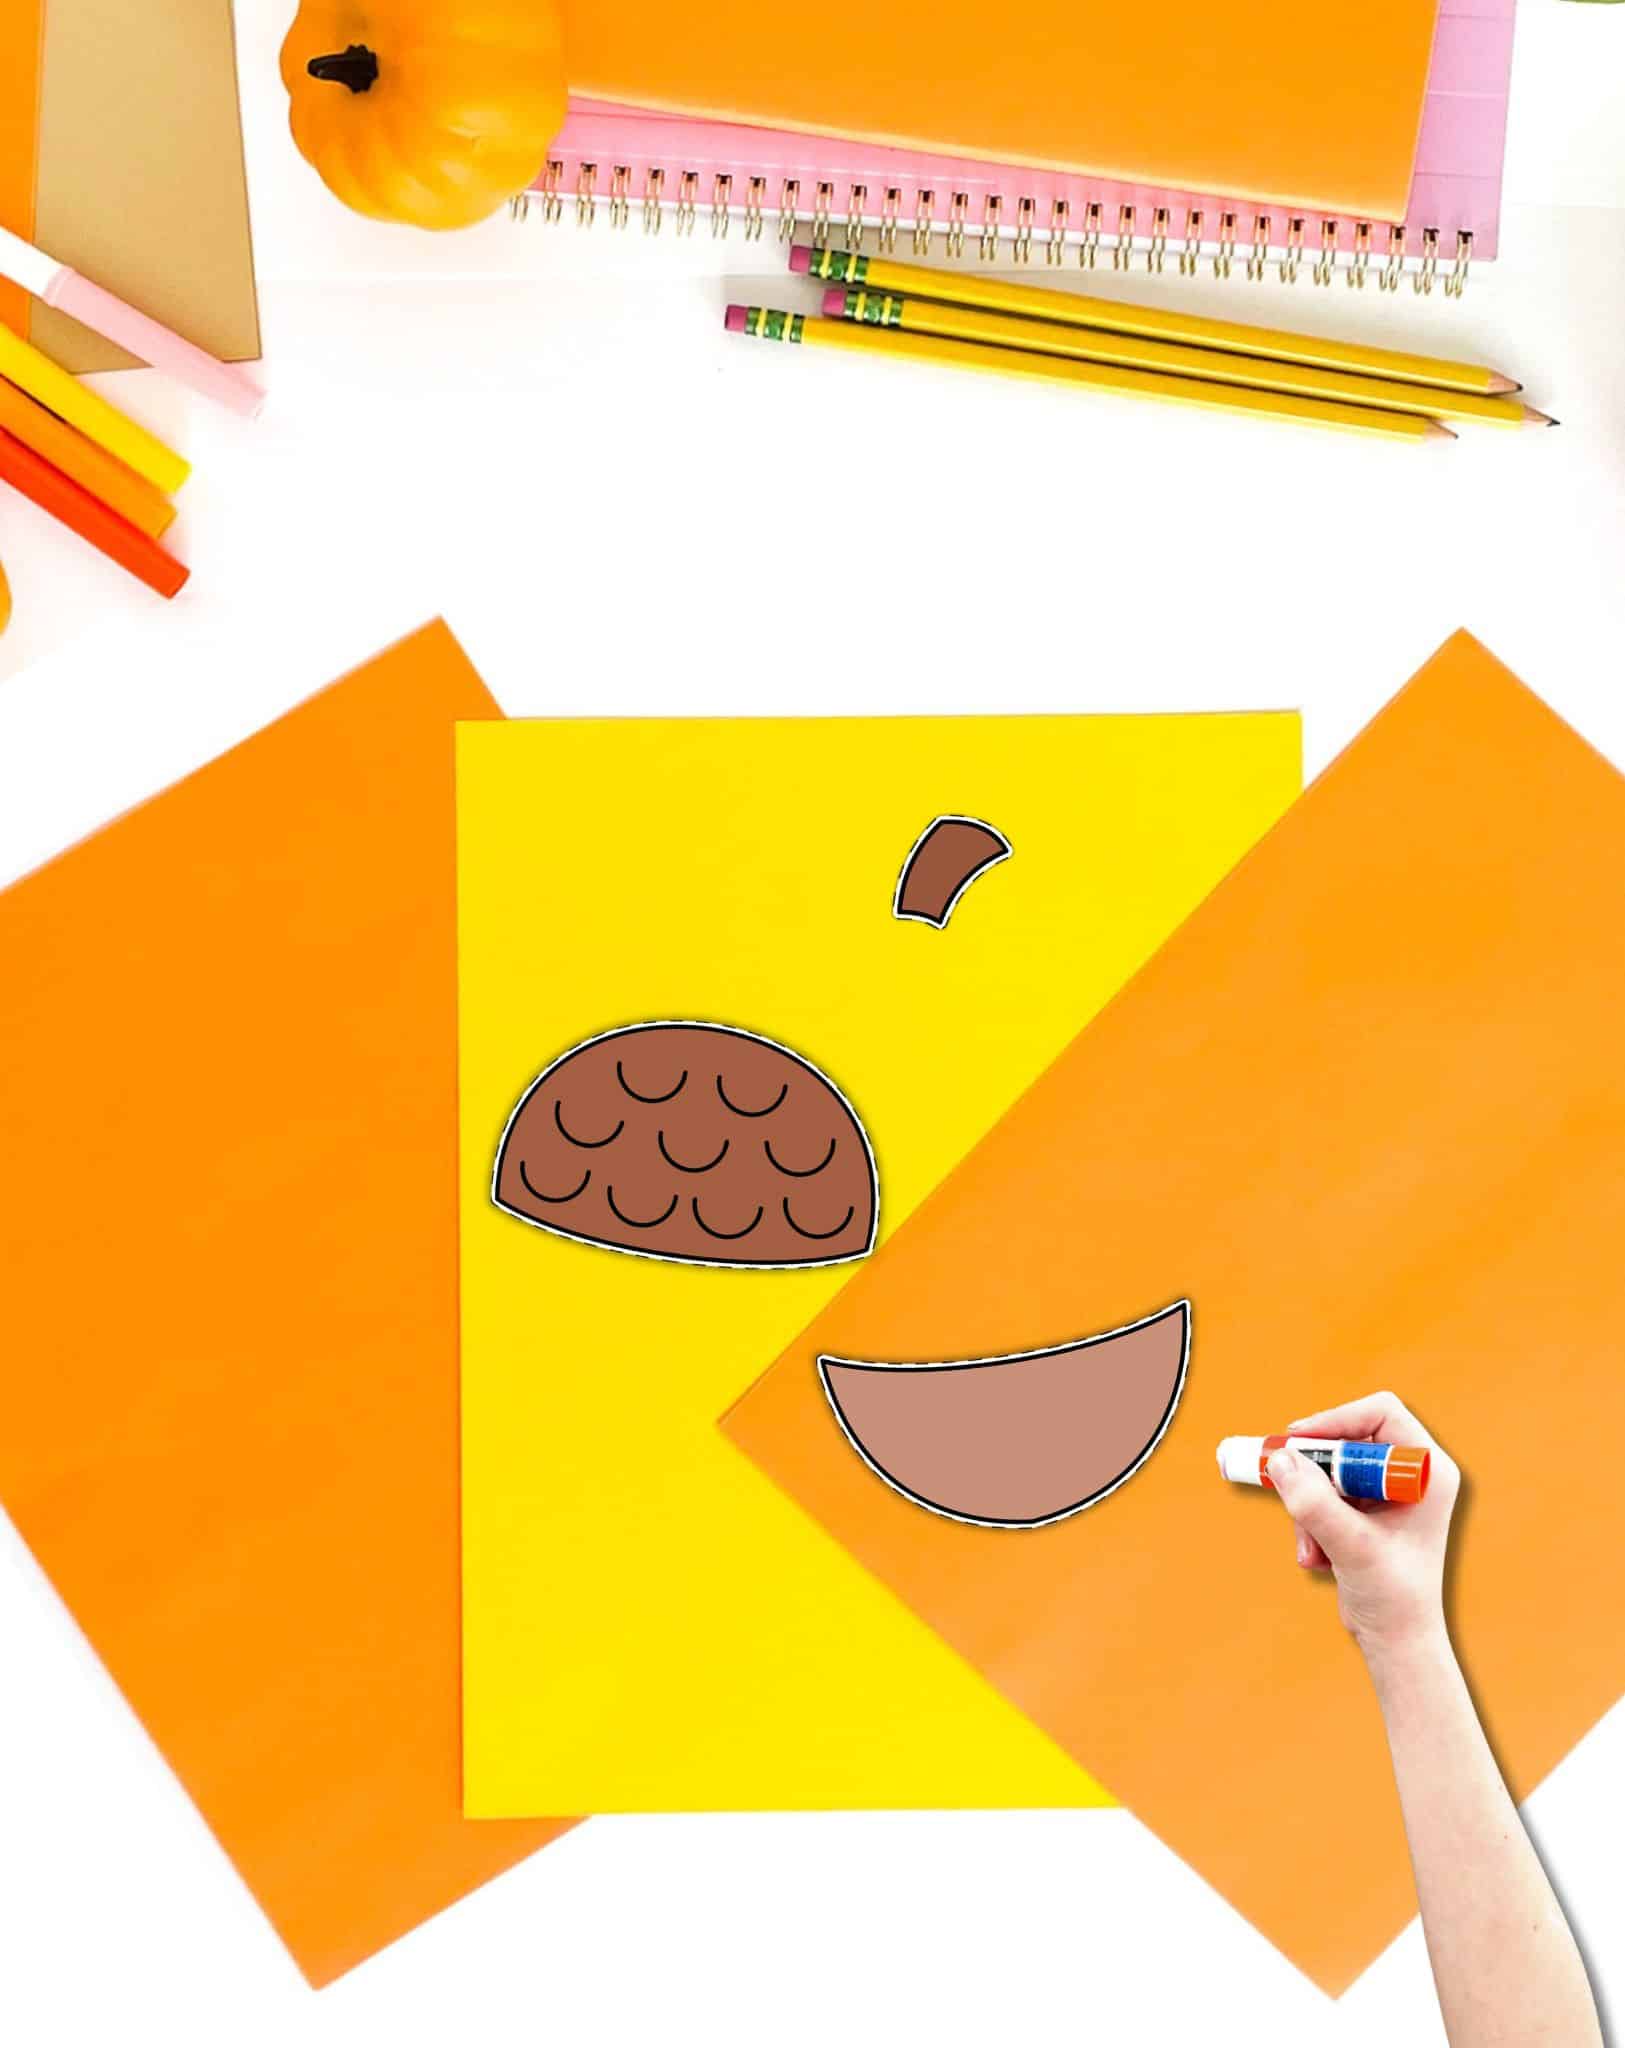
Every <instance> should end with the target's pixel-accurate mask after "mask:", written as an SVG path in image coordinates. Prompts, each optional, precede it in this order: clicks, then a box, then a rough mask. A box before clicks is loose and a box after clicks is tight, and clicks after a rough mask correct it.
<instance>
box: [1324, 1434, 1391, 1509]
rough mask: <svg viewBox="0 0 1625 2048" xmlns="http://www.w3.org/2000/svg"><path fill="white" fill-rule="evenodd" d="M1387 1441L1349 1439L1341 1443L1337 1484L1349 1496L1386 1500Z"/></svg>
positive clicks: (1351, 1498)
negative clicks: (1356, 1440) (1369, 1442)
mask: <svg viewBox="0 0 1625 2048" xmlns="http://www.w3.org/2000/svg"><path fill="white" fill-rule="evenodd" d="M1389 1449H1390V1446H1389V1445H1387V1444H1361V1443H1346V1444H1340V1445H1339V1446H1338V1452H1339V1455H1338V1460H1337V1465H1338V1470H1337V1476H1336V1480H1335V1482H1334V1483H1335V1484H1336V1487H1337V1490H1338V1492H1339V1493H1341V1494H1343V1495H1345V1496H1346V1497H1347V1498H1348V1499H1349V1500H1386V1499H1387V1498H1388V1491H1387V1488H1386V1486H1385V1485H1384V1484H1383V1480H1384V1477H1385V1475H1386V1473H1387V1470H1388V1452H1389Z"/></svg>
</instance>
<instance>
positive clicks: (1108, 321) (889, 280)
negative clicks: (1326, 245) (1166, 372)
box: [790, 245, 1523, 398]
mask: <svg viewBox="0 0 1625 2048" xmlns="http://www.w3.org/2000/svg"><path fill="white" fill-rule="evenodd" d="M790 268H791V269H792V270H795V271H800V272H804V273H805V274H806V275H808V276H810V277H815V278H818V279H820V280H821V281H822V282H824V283H826V284H855V285H867V286H868V287H869V288H870V290H871V291H889V292H903V293H907V294H909V295H911V296H913V297H916V298H922V299H939V300H945V301H946V302H947V303H948V304H949V305H953V306H980V307H983V308H985V309H986V310H987V311H988V312H990V313H1015V314H1018V315H1020V316H1021V317H1023V318H1025V319H1029V320H1060V321H1064V322H1065V323H1066V324H1067V325H1068V326H1071V327H1097V328H1100V329H1103V330H1104V331H1105V332H1107V333H1111V334H1139V335H1143V336H1144V337H1145V338H1146V339H1147V340H1149V341H1168V342H1178V343H1182V344H1184V345H1185V346H1187V347H1191V348H1221V349H1230V350H1232V351H1233V352H1234V353H1235V354H1237V355H1244V356H1266V357H1268V358H1269V359H1270V361H1272V362H1278V363H1306V364H1309V365H1312V366H1313V367H1314V368H1316V369H1321V370H1353V371H1354V372H1355V373H1356V374H1357V375H1359V376H1364V377H1391V378H1393V379H1394V380H1395V381H1396V382H1397V383H1401V384H1429V385H1434V386H1437V387H1438V388H1439V389H1440V390H1444V391H1476V392H1479V393H1480V394H1481V395H1483V396H1485V397H1491V398H1493V397H1497V396H1504V395H1505V394H1506V393H1507V392H1509V391H1519V390H1521V389H1522V388H1523V387H1522V386H1521V385H1520V384H1518V383H1516V382H1515V381H1514V380H1513V379H1512V378H1511V377H1503V376H1502V375H1501V373H1500V372H1499V371H1498V370H1490V369H1486V368H1484V367H1483V366H1481V365H1479V364H1476V363H1452V362H1447V361H1446V360H1445V359H1444V358H1443V357H1440V356H1416V355H1407V354H1404V353H1403V352H1401V351H1399V350H1397V349H1386V348H1367V347H1366V346H1365V345H1364V344H1363V343H1361V342H1353V341H1323V340H1322V339H1321V338H1320V337H1319V336H1318V335H1313V334H1289V333H1287V332H1286V331H1285V330H1284V329H1282V328H1276V327H1247V326H1244V325H1242V324H1241V323H1240V322H1239V321H1234V320H1204V319H1203V318H1201V316H1200V315H1199V314H1196V313H1185V312H1180V311H1177V310H1174V309H1172V308H1167V307H1161V306H1130V305H1123V304H1120V303H1119V302H1118V301H1117V300H1116V299H1098V298H1086V297H1084V296H1083V295H1082V294H1081V293H1076V292H1057V291H1047V290H1045V289H1044V287H1043V286H1041V285H1032V284H1011V283H1009V282H1008V281H1007V280H1005V279H1003V278H997V277H978V276H976V275H975V274H974V273H973V272H970V271H966V272H964V273H963V274H961V273H960V272H958V271H952V270H929V269H926V268H925V267H924V266H923V265H918V264H910V263H890V262H887V261H886V260H885V259H884V258H882V257H879V256H857V255H854V254H852V253H851V252H850V251H849V250H845V249H807V248H803V247H801V246H799V245H798V246H797V247H795V248H793V249H792V250H791V251H790Z"/></svg>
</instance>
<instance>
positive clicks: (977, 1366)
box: [818, 1296, 1195, 1529]
mask: <svg viewBox="0 0 1625 2048" xmlns="http://www.w3.org/2000/svg"><path fill="white" fill-rule="evenodd" d="M1172 1315H1178V1316H1182V1317H1183V1318H1184V1324H1185V1341H1184V1346H1183V1348H1182V1350H1181V1353H1180V1359H1179V1373H1178V1377H1177V1378H1176V1379H1175V1381H1174V1387H1173V1392H1172V1393H1171V1394H1170V1395H1169V1397H1168V1406H1167V1407H1166V1408H1165V1409H1164V1410H1163V1414H1162V1420H1161V1421H1160V1422H1159V1423H1158V1424H1157V1427H1156V1429H1155V1430H1154V1431H1153V1433H1152V1435H1151V1437H1150V1438H1149V1440H1148V1441H1147V1443H1146V1445H1145V1447H1144V1449H1143V1450H1141V1451H1140V1452H1139V1454H1138V1455H1137V1456H1136V1457H1135V1458H1134V1460H1133V1461H1132V1463H1130V1464H1128V1465H1125V1466H1124V1468H1123V1470H1122V1471H1121V1472H1119V1473H1118V1475H1117V1477H1116V1478H1115V1479H1112V1480H1109V1481H1108V1482H1107V1483H1106V1485H1104V1486H1099V1487H1096V1489H1095V1491H1094V1492H1093V1493H1091V1494H1089V1495H1088V1496H1087V1497H1086V1498H1085V1499H1083V1500H1079V1501H1074V1502H1073V1503H1072V1505H1071V1506H1070V1507H1065V1508H1057V1509H1056V1511H1055V1513H1054V1514H1051V1515H1040V1516H1039V1517H1037V1518H1036V1519H1035V1520H1032V1521H998V1520H995V1519H993V1518H992V1517H989V1516H985V1515H966V1514H961V1513H960V1512H959V1511H958V1509H956V1508H947V1507H944V1506H943V1505H942V1503H941V1502H940V1501H934V1500H927V1499H926V1498H925V1496H924V1494H920V1493H915V1492H914V1491H913V1489H912V1488H910V1487H908V1486H905V1485H904V1484H903V1482H902V1480H900V1479H897V1478H895V1477H894V1476H893V1475H892V1474H891V1473H890V1472H888V1471H887V1470H886V1468H885V1467H884V1466H883V1465H881V1464H880V1463H878V1461H877V1460H876V1459H875V1458H873V1457H872V1456H871V1455H870V1453H869V1452H868V1451H867V1450H866V1449H865V1448H864V1446H863V1444H862V1443H861V1442H860V1441H859V1439H858V1437H857V1436H856V1435H855V1434H854V1432H853V1429H852V1426H851V1424H850V1423H849V1422H848V1421H847V1419H846V1416H845V1414H844V1412H843V1411H842V1408H841V1404H840V1402H839V1401H838V1400H837V1399H836V1397H835V1389H834V1388H833V1387H832V1386H831V1385H830V1380H829V1371H828V1368H829V1367H830V1366H832V1365H839V1366H846V1367H848V1368H850V1369H851V1370H852V1371H854V1372H974V1371H978V1370H981V1369H983V1368H987V1367H991V1366H1000V1365H1020V1364H1021V1363H1022V1362H1023V1361H1024V1360H1027V1359H1031V1358H1053V1357H1055V1356H1056V1354H1057V1353H1059V1352H1062V1351H1089V1350H1092V1349H1093V1348H1094V1346H1095V1345H1097V1344H1110V1343H1111V1342H1112V1341H1113V1339H1115V1338H1118V1337H1127V1336H1130V1335H1131V1334H1132V1333H1133V1332H1134V1331H1135V1330H1143V1329H1145V1328H1146V1327H1147V1326H1148V1325H1149V1324H1151V1323H1160V1322H1162V1321H1163V1319H1164V1318H1165V1317H1167V1316H1172ZM1194 1323H1195V1314H1194V1311H1193V1310H1192V1308H1191V1303H1190V1299H1189V1297H1188V1296H1185V1297H1182V1298H1181V1299H1180V1300H1178V1301H1171V1302H1170V1303H1169V1304H1168V1306H1167V1307H1166V1308H1159V1309H1156V1310H1154V1311H1153V1312H1152V1313H1151V1314H1150V1315H1147V1316H1140V1317H1138V1318H1137V1319H1136V1320H1135V1321H1134V1322H1132V1323H1120V1324H1119V1325H1118V1326H1117V1328H1116V1329H1115V1330H1101V1331H1099V1332H1097V1333H1096V1335H1094V1336H1092V1337H1075V1338H1073V1339H1072V1341H1071V1342H1070V1343H1067V1344H1047V1345H1044V1346H1043V1347H1042V1348H1041V1349H1039V1350H1037V1351H1005V1352H1000V1353H998V1354H996V1355H995V1356H993V1357H990V1358H956V1359H948V1360H945V1361H943V1362H942V1363H940V1364H905V1365H899V1364H892V1365H887V1364H882V1363H880V1362H878V1361H876V1360H874V1359H867V1358H836V1357H834V1356H833V1355H832V1354H830V1353H826V1352H821V1353H820V1354H819V1358H818V1379H819V1384H820V1385H821V1386H822V1387H823V1389H824V1398H825V1400H826V1401H828V1403H829V1405H830V1408H831V1411H832V1412H833V1414H834V1416H835V1420H836V1421H837V1422H838V1423H839V1424H840V1427H841V1434H842V1435H843V1436H844V1437H845V1438H846V1440H847V1442H848V1443H849V1444H850V1445H851V1446H852V1448H853V1450H855V1451H856V1452H857V1454H858V1456H859V1457H860V1458H861V1459H862V1460H863V1462H864V1464H865V1465H867V1466H868V1468H869V1470H870V1471H871V1472H872V1473H873V1474H874V1475H875V1477H876V1478H877V1479H880V1480H883V1481H884V1482H885V1484H886V1485H887V1486H889V1487H890V1488H891V1489H892V1491H893V1492H894V1493H900V1494H901V1495H902V1496H903V1498H904V1500H908V1501H912V1502H913V1503H914V1505H915V1506H916V1507H919V1508H926V1509H928V1510H929V1511H930V1513H932V1514H933V1515H941V1516H942V1517H943V1519H944V1520H945V1521H949V1522H965V1523H969V1524H970V1525H971V1526H972V1527H974V1528H978V1529H1047V1528H1048V1527H1049V1526H1050V1525H1051V1524H1052V1523H1054V1522H1065V1521H1067V1520H1069V1519H1070V1518H1071V1517H1072V1516H1073V1515H1080V1514H1082V1512H1083V1511H1084V1509H1085V1508H1090V1507H1093V1506H1094V1505H1095V1503H1096V1502H1097V1501H1101V1500H1104V1499H1105V1498H1106V1496H1107V1494H1109V1493H1115V1492H1116V1491H1117V1489H1118V1487H1120V1486H1121V1485H1122V1484H1123V1483H1124V1481H1125V1480H1128V1479H1132V1478H1133V1476H1134V1474H1135V1473H1136V1472H1138V1471H1139V1469H1140V1467H1141V1466H1142V1465H1143V1464H1144V1463H1145V1461H1146V1459H1147V1458H1149V1457H1150V1455H1151V1453H1152V1452H1153V1451H1154V1450H1155V1449H1156V1448H1157V1445H1158V1444H1160V1443H1161V1442H1162V1439H1163V1437H1164V1436H1165V1435H1166V1433H1167V1429H1168V1425H1169V1423H1170V1422H1172V1421H1173V1419H1174V1410H1175V1409H1176V1408H1177V1407H1178V1406H1179V1401H1180V1396H1181V1395H1182V1394H1183V1393H1184V1391H1185V1381H1186V1379H1187V1377H1188V1376H1189V1373H1190V1364H1191V1332H1192V1328H1193V1325H1194Z"/></svg>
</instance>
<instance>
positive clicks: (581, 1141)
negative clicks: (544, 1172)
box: [553, 1102, 626, 1152]
mask: <svg viewBox="0 0 1625 2048" xmlns="http://www.w3.org/2000/svg"><path fill="white" fill-rule="evenodd" d="M553 1121H554V1123H556V1124H557V1125H558V1127H559V1136H560V1137H561V1138H563V1139H564V1141H565V1143H566V1144H569V1145H575V1146H577V1147H578V1148H579V1149H580V1150H581V1151H583V1152H602V1151H603V1149H604V1147H605V1146H606V1145H613V1144H614V1142H615V1140H616V1139H617V1138H618V1137H619V1136H620V1135H621V1133H622V1131H624V1130H625V1129H626V1118H625V1117H624V1116H623V1117H622V1118H621V1120H620V1122H619V1123H618V1124H617V1125H616V1126H615V1128H614V1130H612V1131H611V1132H610V1134H609V1136H608V1137H607V1138H577V1137H575V1136H573V1135H572V1133H571V1132H569V1131H567V1130H566V1129H565V1128H564V1105H563V1104H562V1103H559V1102H555V1103H554V1105H553Z"/></svg>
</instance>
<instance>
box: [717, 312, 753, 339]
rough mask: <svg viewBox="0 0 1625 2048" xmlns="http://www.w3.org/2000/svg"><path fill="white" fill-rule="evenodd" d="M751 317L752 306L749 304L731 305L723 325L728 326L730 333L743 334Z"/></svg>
mask: <svg viewBox="0 0 1625 2048" xmlns="http://www.w3.org/2000/svg"><path fill="white" fill-rule="evenodd" d="M749 318H750V308H749V307H748V306H730V307H729V308H728V312H727V316H726V318H725V319H724V321H723V325H724V326H725V327H726V328H727V330H728V332H729V333H730V334H743V333H744V331H745V322H746V321H747V320H748V319H749Z"/></svg>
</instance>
